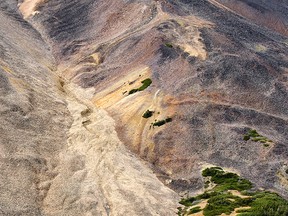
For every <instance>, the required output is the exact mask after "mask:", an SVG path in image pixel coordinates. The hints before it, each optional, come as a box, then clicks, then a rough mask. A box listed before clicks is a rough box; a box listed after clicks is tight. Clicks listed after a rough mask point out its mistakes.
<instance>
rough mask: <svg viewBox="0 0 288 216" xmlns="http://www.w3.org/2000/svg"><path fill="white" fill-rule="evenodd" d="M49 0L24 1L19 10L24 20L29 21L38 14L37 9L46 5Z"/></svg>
mask: <svg viewBox="0 0 288 216" xmlns="http://www.w3.org/2000/svg"><path fill="white" fill-rule="evenodd" d="M45 2H47V0H24V1H23V3H22V4H20V5H19V10H20V12H21V13H22V14H23V17H24V19H27V18H28V17H30V16H31V15H35V14H36V13H37V7H38V6H39V5H41V4H44V3H45Z"/></svg>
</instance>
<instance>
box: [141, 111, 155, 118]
mask: <svg viewBox="0 0 288 216" xmlns="http://www.w3.org/2000/svg"><path fill="white" fill-rule="evenodd" d="M153 113H154V112H153V111H150V110H146V112H145V113H144V114H143V115H142V117H143V118H150V117H151V116H152V115H153Z"/></svg>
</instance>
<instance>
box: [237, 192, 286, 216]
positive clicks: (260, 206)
mask: <svg viewBox="0 0 288 216" xmlns="http://www.w3.org/2000/svg"><path fill="white" fill-rule="evenodd" d="M250 206H251V208H250V209H243V210H239V211H237V212H239V213H240V214H238V215H239V216H286V215H288V201H287V200H285V199H283V198H282V197H280V196H279V195H278V194H276V193H271V192H258V193H256V194H255V195H254V196H253V201H252V202H251V203H250Z"/></svg>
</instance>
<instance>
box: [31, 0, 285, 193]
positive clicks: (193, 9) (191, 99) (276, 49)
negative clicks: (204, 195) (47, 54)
mask: <svg viewBox="0 0 288 216" xmlns="http://www.w3.org/2000/svg"><path fill="white" fill-rule="evenodd" d="M219 3H221V2H220V1H218V3H217V4H216V2H215V1H213V2H212V3H211V2H209V1H205V0H201V1H187V0H182V1H148V0H147V1H128V2H125V1H121V0H118V1H101V0H99V1H92V0H90V1H88V0H86V1H81V2H78V1H69V3H64V2H61V1H60V2H59V1H54V0H50V1H48V2H47V3H46V4H45V5H43V7H42V8H41V11H40V13H39V14H38V15H35V16H34V17H30V22H32V23H33V25H34V26H36V27H37V29H39V31H40V32H43V35H45V36H46V37H47V38H48V40H49V41H50V43H51V44H52V46H53V51H54V54H55V55H56V56H57V59H58V60H59V71H58V72H59V73H60V74H61V76H62V77H64V78H65V79H66V80H69V81H71V82H73V83H75V84H77V85H79V86H81V87H82V88H86V89H88V90H89V92H90V93H92V94H93V96H91V97H90V96H89V98H90V101H91V102H93V103H94V104H95V105H96V106H98V107H102V108H104V109H106V110H107V111H108V112H109V114H110V115H111V116H112V117H113V118H114V119H115V120H116V122H117V131H118V135H119V136H120V138H121V139H122V141H124V143H125V144H126V146H128V147H129V148H130V149H131V150H132V151H133V152H135V153H137V154H138V155H140V156H141V157H142V158H144V159H146V160H147V161H149V162H150V163H151V164H153V165H154V168H155V170H157V172H158V174H159V177H160V178H161V179H162V180H167V181H166V182H170V183H169V186H170V187H172V188H174V189H176V190H179V191H183V190H192V191H195V190H197V189H198V188H201V187H202V180H201V175H200V172H199V171H200V167H201V166H202V165H205V164H206V163H212V164H215V165H221V166H224V167H229V168H231V169H235V170H237V171H239V172H240V173H241V174H242V175H244V176H245V177H246V178H248V179H250V180H252V181H253V182H254V183H255V184H257V186H259V187H265V188H272V189H274V190H276V191H278V192H280V193H281V194H282V195H285V196H287V184H286V183H285V184H283V180H281V179H279V177H278V176H279V175H281V176H283V175H284V176H286V174H285V172H284V171H283V170H285V167H287V156H288V155H287V153H288V146H287V135H288V134H287V129H288V128H287V114H288V113H287V110H288V109H287V108H288V104H287V101H288V94H287V37H285V36H283V35H285V34H286V33H285V32H284V31H282V30H281V31H280V29H282V27H281V28H280V27H279V26H278V27H279V28H278V27H277V29H278V30H279V31H278V30H277V29H276V30H277V31H278V32H280V33H281V34H282V35H281V34H278V33H277V32H273V31H270V30H269V29H268V28H266V27H267V25H266V24H265V25H264V24H263V22H264V21H263V19H262V18H261V19H260V18H259V19H258V20H256V21H255V20H254V18H253V19H252V18H251V19H250V18H249V16H248V15H247V14H241V13H240V12H239V11H238V12H237V10H236V9H235V10H234V9H233V10H232V9H230V8H229V7H228V6H225V7H224V6H223V5H221V4H220V5H219ZM223 4H224V3H223ZM243 4H244V3H243ZM247 4H248V3H247ZM261 4H262V3H261V1H259V2H258V1H256V2H254V6H253V7H254V8H255V7H256V6H257V5H261ZM269 5H270V4H269V3H268V2H267V1H266V3H265V4H263V7H266V8H269V10H270V13H273V14H275V16H276V15H277V16H279V17H281V19H282V20H284V21H286V15H285V11H286V9H285V7H286V6H287V5H286V4H285V3H283V2H281V1H279V2H275V3H274V5H273V7H272V6H271V5H270V6H271V7H270V6H269ZM283 5H284V6H285V7H283ZM250 6H251V4H250ZM259 7H260V6H259ZM76 8H77V9H76ZM238 14H240V15H241V16H239V15H238ZM245 17H248V18H249V19H246V18H245ZM252 21H253V22H252ZM254 21H255V22H254ZM258 21H259V22H258ZM262 21H263V22H262ZM255 23H256V24H259V25H256V24H255ZM262 24H263V25H264V27H263V26H262ZM283 25H284V24H283ZM285 25H286V24H285ZM269 26H270V24H269ZM269 26H268V27H269ZM270 27H271V26H270ZM272 29H274V28H272ZM147 78H151V80H152V85H151V86H150V87H149V88H147V89H146V90H144V91H142V92H137V93H135V94H131V95H129V91H130V90H132V89H136V88H138V87H140V86H141V81H143V80H144V79H147ZM147 109H150V110H153V111H155V112H154V115H153V117H152V118H150V119H144V118H142V117H141V116H142V115H143V113H144V112H145V111H146V110H147ZM168 117H172V122H171V123H169V124H165V125H164V126H161V127H152V125H151V124H153V122H155V121H159V120H162V119H165V118H168ZM249 129H256V130H257V131H258V132H259V133H260V134H262V135H263V136H265V137H268V138H269V139H270V140H272V141H273V142H272V144H270V145H269V147H264V146H263V145H262V144H259V143H255V142H252V141H245V140H243V137H244V135H245V134H246V133H247V131H248V130H249ZM277 173H278V174H279V175H278V174H277ZM285 178H287V176H286V177H285Z"/></svg>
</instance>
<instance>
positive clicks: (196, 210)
mask: <svg viewBox="0 0 288 216" xmlns="http://www.w3.org/2000/svg"><path fill="white" fill-rule="evenodd" d="M200 211H202V209H201V208H200V207H199V206H197V207H194V208H191V209H190V210H189V211H188V214H194V213H197V212H200Z"/></svg>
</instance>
